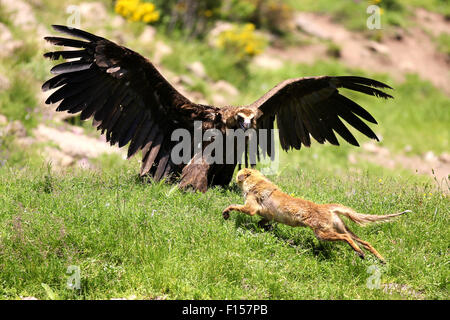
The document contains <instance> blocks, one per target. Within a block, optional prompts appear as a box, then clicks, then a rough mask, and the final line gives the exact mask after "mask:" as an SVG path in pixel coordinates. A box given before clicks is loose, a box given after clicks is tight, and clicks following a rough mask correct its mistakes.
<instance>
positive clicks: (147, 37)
mask: <svg viewBox="0 0 450 320" xmlns="http://www.w3.org/2000/svg"><path fill="white" fill-rule="evenodd" d="M155 35H156V29H155V28H154V27H152V26H146V27H145V29H144V31H142V33H141V35H140V36H139V42H141V43H152V42H153V41H155Z"/></svg>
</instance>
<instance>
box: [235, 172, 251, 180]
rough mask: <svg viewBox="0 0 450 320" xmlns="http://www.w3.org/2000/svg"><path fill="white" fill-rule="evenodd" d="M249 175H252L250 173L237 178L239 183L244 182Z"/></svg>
mask: <svg viewBox="0 0 450 320" xmlns="http://www.w3.org/2000/svg"><path fill="white" fill-rule="evenodd" d="M249 175H250V173H248V172H247V173H241V174H240V175H238V177H237V180H238V182H243V181H244V180H245V179H246V178H247V177H248V176H249Z"/></svg>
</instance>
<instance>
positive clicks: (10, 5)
mask: <svg viewBox="0 0 450 320" xmlns="http://www.w3.org/2000/svg"><path fill="white" fill-rule="evenodd" d="M1 5H2V8H4V10H5V12H6V13H7V14H9V18H10V19H11V20H12V21H14V25H16V26H19V27H21V28H22V29H24V30H33V29H34V28H35V27H36V25H37V21H36V17H35V15H34V12H33V8H32V7H31V5H30V4H28V3H27V2H24V1H21V0H1Z"/></svg>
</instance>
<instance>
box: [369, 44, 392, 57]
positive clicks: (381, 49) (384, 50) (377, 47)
mask: <svg viewBox="0 0 450 320" xmlns="http://www.w3.org/2000/svg"><path fill="white" fill-rule="evenodd" d="M367 47H368V48H369V49H370V50H372V51H374V52H377V53H380V54H386V55H387V54H389V53H390V50H389V48H388V47H387V46H385V45H384V44H381V43H379V42H376V41H369V43H368V44H367Z"/></svg>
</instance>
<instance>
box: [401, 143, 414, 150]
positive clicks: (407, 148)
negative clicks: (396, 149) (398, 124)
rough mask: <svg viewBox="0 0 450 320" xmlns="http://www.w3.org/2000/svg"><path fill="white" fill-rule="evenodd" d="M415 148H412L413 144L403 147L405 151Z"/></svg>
mask: <svg viewBox="0 0 450 320" xmlns="http://www.w3.org/2000/svg"><path fill="white" fill-rule="evenodd" d="M412 150H413V148H412V146H411V145H409V144H408V145H406V146H405V147H404V148H403V151H405V152H411V151H412Z"/></svg>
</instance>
